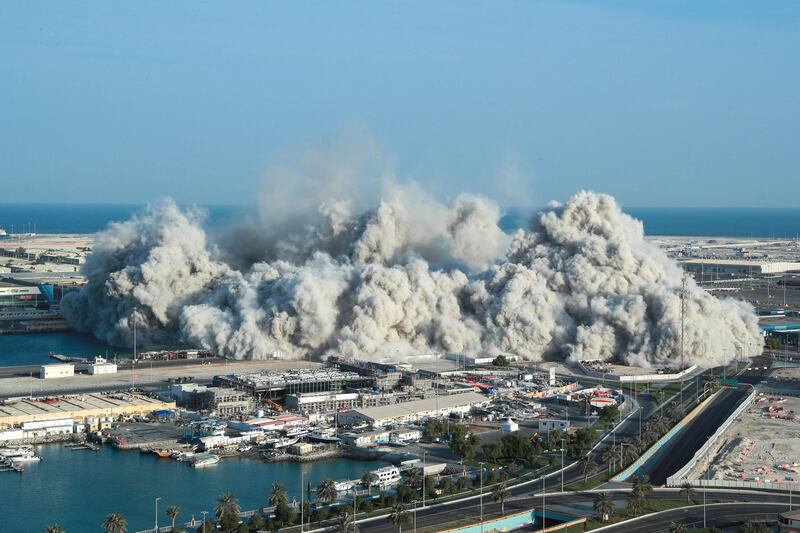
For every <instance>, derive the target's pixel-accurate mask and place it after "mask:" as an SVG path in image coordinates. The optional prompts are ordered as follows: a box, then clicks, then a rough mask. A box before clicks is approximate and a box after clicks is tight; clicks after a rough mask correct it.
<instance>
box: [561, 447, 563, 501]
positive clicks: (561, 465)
mask: <svg viewBox="0 0 800 533" xmlns="http://www.w3.org/2000/svg"><path fill="white" fill-rule="evenodd" d="M561 492H564V439H561Z"/></svg>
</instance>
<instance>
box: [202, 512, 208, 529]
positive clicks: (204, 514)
mask: <svg viewBox="0 0 800 533" xmlns="http://www.w3.org/2000/svg"><path fill="white" fill-rule="evenodd" d="M200 514H201V515H203V533H206V515H207V514H208V511H200Z"/></svg>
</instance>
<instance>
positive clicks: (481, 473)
mask: <svg viewBox="0 0 800 533" xmlns="http://www.w3.org/2000/svg"><path fill="white" fill-rule="evenodd" d="M479 464H480V465H481V471H480V473H479V474H478V476H479V477H480V478H481V506H480V507H481V533H483V463H479Z"/></svg>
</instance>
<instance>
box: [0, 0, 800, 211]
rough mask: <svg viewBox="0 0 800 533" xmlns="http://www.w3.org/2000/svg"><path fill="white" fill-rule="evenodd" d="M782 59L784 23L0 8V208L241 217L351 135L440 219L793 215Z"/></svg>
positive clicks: (699, 5)
mask: <svg viewBox="0 0 800 533" xmlns="http://www.w3.org/2000/svg"><path fill="white" fill-rule="evenodd" d="M798 57H800V2H793V1H786V2H769V1H765V2H750V1H747V2H745V1H741V2H737V1H734V0H730V1H710V0H709V1H702V2H700V1H693V0H687V1H683V2H678V1H673V2H659V1H648V2H623V1H606V2H578V1H571V2H570V1H567V2H528V1H525V2H522V1H520V2H494V1H493V2H488V1H487V2H469V1H466V2H465V1H458V2H430V1H425V2H388V1H387V2H366V1H365V2H345V1H342V2H284V3H280V4H279V3H276V2H253V3H248V2H217V3H207V2H168V3H165V2H136V3H130V4H127V5H120V4H113V5H112V3H108V2H82V3H80V4H79V5H78V3H66V2H35V1H25V2H11V1H0V72H2V82H0V99H1V100H2V114H1V116H0V182H2V185H3V186H2V191H1V192H0V194H2V201H4V202H92V203H95V202H98V203H102V202H111V203H140V202H144V201H148V200H151V199H154V198H158V197H161V196H164V195H170V196H173V197H175V198H176V199H177V200H178V201H180V202H183V203H201V204H213V203H228V204H241V203H248V202H250V201H251V200H252V199H253V198H254V197H255V195H256V193H257V191H258V190H259V184H260V183H261V181H262V180H263V179H264V178H263V177H264V175H265V174H270V172H269V171H268V169H270V168H271V167H272V166H273V165H275V164H276V161H277V162H283V163H285V162H286V161H291V160H292V158H294V157H296V156H297V154H302V153H303V150H304V149H305V148H306V147H308V146H319V145H320V144H322V145H326V144H328V145H330V144H333V145H334V146H336V141H334V142H331V141H330V139H337V138H339V137H340V136H341V135H342V131H345V132H348V131H352V130H353V129H354V128H355V129H356V130H358V131H359V132H361V133H360V134H359V135H356V136H355V137H356V138H357V139H358V138H363V137H368V138H369V139H371V140H373V141H374V142H375V143H376V144H377V145H379V146H380V149H381V153H382V154H383V156H382V157H383V158H384V159H385V161H387V165H389V166H391V169H392V170H393V172H395V173H396V174H397V175H398V176H399V177H401V178H404V179H405V178H412V179H416V180H417V181H420V182H422V183H424V184H425V185H426V186H427V187H428V188H430V189H431V190H433V191H434V192H435V193H437V194H438V195H440V196H453V195H455V194H457V193H458V192H461V191H474V192H480V193H486V194H488V195H490V196H494V197H496V198H499V199H500V201H501V202H502V203H504V204H511V203H520V204H528V203H531V204H534V205H542V204H544V203H545V202H547V201H548V200H550V199H564V198H566V197H567V196H568V195H570V194H571V193H572V192H574V191H575V190H577V189H582V188H589V189H593V190H598V191H603V192H609V193H611V194H614V195H616V196H617V197H618V198H619V199H620V200H621V201H622V202H623V204H625V205H628V206H773V205H774V206H797V205H798V201H797V198H796V195H794V194H788V193H785V192H783V189H785V188H786V187H787V186H791V185H796V183H797V182H798V179H800V172H798V170H799V169H800V146H798V139H800V136H798V124H800V98H798V95H800V68H798ZM346 137H347V136H346ZM351 137H352V136H349V137H348V139H350V138H351ZM508 176H511V177H512V178H513V179H507V178H508ZM367 179H369V177H368V178H367ZM792 192H794V191H792Z"/></svg>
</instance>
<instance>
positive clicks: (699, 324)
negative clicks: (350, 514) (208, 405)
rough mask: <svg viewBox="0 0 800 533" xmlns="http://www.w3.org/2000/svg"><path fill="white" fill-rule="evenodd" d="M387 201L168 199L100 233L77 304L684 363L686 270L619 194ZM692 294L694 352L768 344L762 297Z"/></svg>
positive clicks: (259, 330)
mask: <svg viewBox="0 0 800 533" xmlns="http://www.w3.org/2000/svg"><path fill="white" fill-rule="evenodd" d="M346 174H347V169H345V170H344V171H342V174H341V175H340V176H339V177H338V178H337V179H338V181H339V182H347V181H348V180H347V179H346V176H345V175H346ZM373 205H374V208H366V209H358V206H354V205H352V204H350V203H348V202H347V201H346V200H344V199H342V197H340V196H339V197H337V196H332V197H330V198H325V199H324V200H320V201H319V203H318V205H316V207H315V208H314V209H311V208H310V207H309V206H308V205H304V206H303V209H302V210H300V211H298V212H297V213H293V214H292V215H291V216H288V215H287V216H284V215H281V216H277V215H278V214H276V213H272V215H271V216H267V217H263V220H262V221H260V222H259V223H252V222H251V223H249V224H246V225H242V226H240V227H238V228H236V229H235V230H231V231H230V232H227V233H223V234H220V235H221V236H220V237H219V238H217V239H213V242H212V239H211V238H210V237H209V234H208V233H207V232H206V230H205V229H204V227H203V214H202V212H201V211H198V210H196V209H182V208H180V207H179V206H177V205H176V204H175V203H174V202H173V201H171V200H164V201H161V202H158V203H155V204H153V205H150V206H148V207H147V208H146V209H145V210H144V211H143V212H142V213H139V214H137V215H135V216H134V217H132V218H131V219H130V220H128V221H125V222H119V223H112V224H110V225H109V227H108V228H107V229H106V230H104V231H103V232H101V233H99V234H98V235H97V237H96V240H95V247H94V250H93V252H92V254H91V255H90V256H89V258H88V259H87V261H86V265H85V267H84V274H85V275H86V277H87V280H88V281H87V284H86V286H85V287H84V288H83V289H82V290H81V291H80V292H77V293H73V294H70V295H67V296H66V297H65V298H64V301H63V305H62V307H63V311H64V314H65V316H66V317H67V319H68V320H69V322H70V323H71V324H72V325H73V326H74V327H75V328H77V329H79V330H82V331H91V332H92V333H93V334H94V335H95V336H97V337H98V338H101V339H104V340H106V341H108V342H110V343H113V344H117V345H130V344H132V330H133V321H136V326H137V332H138V334H139V335H140V339H141V340H142V341H143V342H185V343H189V344H193V345H199V346H202V347H203V348H206V349H209V350H212V351H215V352H217V353H220V354H222V355H226V356H229V357H235V358H264V357H269V356H271V355H272V354H273V353H274V352H281V353H282V354H283V355H284V356H286V357H291V358H300V357H305V356H307V355H310V356H324V355H327V354H342V355H346V356H357V357H361V358H375V359H395V360H396V359H402V358H404V357H410V356H413V355H415V354H419V353H425V352H432V351H442V352H456V353H470V354H485V355H496V354H510V355H515V356H519V357H521V358H524V359H527V360H532V361H537V360H542V359H544V358H548V359H577V360H582V359H605V360H612V359H613V360H616V361H620V362H623V363H627V364H631V365H637V366H668V367H676V366H678V365H679V364H680V357H681V356H680V354H681V293H682V281H683V274H682V270H681V268H680V267H679V266H678V265H677V264H676V263H675V262H673V261H672V260H670V259H669V258H668V257H667V256H666V255H665V254H664V253H663V252H662V251H661V250H660V249H658V248H657V247H655V246H653V245H651V244H649V243H648V242H647V241H646V240H645V239H644V231H643V227H642V224H641V222H639V221H637V220H635V219H633V218H631V217H630V216H628V215H626V214H625V213H623V212H622V211H621V210H620V208H619V206H618V204H617V202H616V201H615V200H614V199H613V198H612V197H611V196H608V195H604V194H597V193H593V192H585V191H583V192H578V193H577V194H575V195H574V196H573V197H572V198H570V199H569V200H567V201H566V202H565V203H564V204H563V205H562V204H551V205H550V206H548V207H547V208H545V209H543V210H541V211H540V212H536V213H532V216H531V221H530V225H529V227H527V228H525V229H521V230H518V231H517V232H516V233H514V234H513V235H509V234H507V233H505V232H503V231H502V230H501V229H500V227H499V225H498V223H499V220H500V217H501V215H502V212H501V210H500V208H499V207H498V205H497V204H496V203H495V202H493V201H492V200H490V199H488V198H485V197H482V196H476V195H468V194H462V195H459V196H458V197H456V198H455V199H453V200H451V201H448V202H440V201H438V200H437V199H435V198H433V197H432V196H430V195H428V194H427V193H426V192H425V191H424V190H423V189H422V188H421V187H419V186H418V185H416V184H414V183H411V184H397V183H391V184H390V185H388V186H386V187H385V188H384V191H383V193H382V194H381V195H380V198H379V199H378V200H377V202H376V203H375V204H373ZM283 208H284V207H282V209H283ZM287 213H288V211H287ZM298 213H305V215H304V217H305V218H304V219H303V218H302V217H301V218H298V217H297V214H298ZM684 298H685V309H686V312H685V320H684V334H683V346H684V354H685V361H686V363H687V364H690V363H696V364H698V365H700V366H710V365H716V364H719V363H721V362H722V361H723V360H726V359H728V360H729V359H730V358H731V357H733V356H736V355H738V354H739V353H752V352H753V350H756V349H760V348H759V347H760V346H761V341H760V336H759V331H758V324H757V318H756V316H755V314H754V312H753V309H752V308H751V307H750V306H749V305H747V304H746V303H743V302H740V301H736V300H732V299H718V298H716V297H714V296H712V295H710V294H708V293H707V292H705V291H703V290H702V289H701V288H700V287H698V286H697V285H696V284H695V283H694V281H693V280H691V279H689V280H688V281H687V284H686V291H685V294H684Z"/></svg>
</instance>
